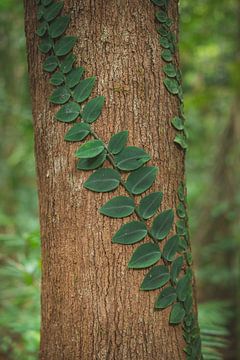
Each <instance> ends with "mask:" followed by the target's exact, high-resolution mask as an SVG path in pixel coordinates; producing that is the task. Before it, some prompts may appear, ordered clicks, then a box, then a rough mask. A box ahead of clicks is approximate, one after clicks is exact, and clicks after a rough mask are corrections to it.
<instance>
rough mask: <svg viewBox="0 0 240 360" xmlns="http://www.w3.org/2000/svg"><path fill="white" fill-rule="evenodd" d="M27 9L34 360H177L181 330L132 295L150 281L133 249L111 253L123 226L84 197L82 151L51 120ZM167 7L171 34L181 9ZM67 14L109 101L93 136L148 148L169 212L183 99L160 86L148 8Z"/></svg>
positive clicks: (179, 173) (179, 159)
mask: <svg viewBox="0 0 240 360" xmlns="http://www.w3.org/2000/svg"><path fill="white" fill-rule="evenodd" d="M25 9H26V34H27V45H28V60H29V72H30V81H31V92H32V101H33V117H34V131H35V144H36V149H35V150H36V161H37V173H38V185H39V203H40V222H41V239H42V326H41V359H42V360H43V359H44V360H45V359H48V360H54V359H56V360H59V359H67V360H75V359H81V360H90V359H96V360H97V359H99V360H103V359H109V360H110V359H112V360H123V359H127V360H145V359H148V360H150V359H151V360H157V359H163V360H164V359H166V360H167V359H169V360H173V359H184V358H185V355H184V352H183V348H184V346H185V344H184V340H183V338H182V328H181V326H175V327H173V326H169V324H168V316H169V311H168V310H165V311H163V312H157V311H154V299H155V297H156V294H157V292H156V291H151V292H149V293H147V292H141V291H139V285H140V283H141V281H142V278H143V274H144V273H145V272H144V271H136V270H135V271H134V270H128V269H127V263H128V260H129V258H130V256H131V254H132V250H133V247H132V246H130V247H123V246H120V245H113V244H112V243H111V237H112V235H113V234H114V232H115V231H116V230H117V229H118V228H119V222H120V221H119V220H112V219H109V218H104V217H102V216H101V215H100V214H99V212H98V209H99V207H100V205H102V204H103V203H104V202H105V201H106V200H107V199H109V196H108V195H107V194H96V193H92V192H89V191H87V190H86V189H83V186H82V185H83V182H84V181H85V180H86V179H87V177H88V176H89V174H87V173H86V172H85V173H83V172H79V171H77V170H76V163H75V158H74V151H75V150H76V148H77V147H78V146H79V145H76V144H67V143H66V142H64V140H63V138H64V134H65V132H66V129H67V128H68V125H64V124H62V123H58V122H56V121H55V120H54V114H55V112H56V106H54V105H50V104H49V102H48V100H47V98H48V96H49V95H50V94H51V86H50V85H48V76H47V75H46V74H44V73H43V71H42V61H43V57H42V56H40V55H39V53H38V50H37V43H38V40H37V37H36V36H35V34H34V31H35V29H36V23H37V21H36V7H35V5H34V1H33V0H25ZM169 9H170V10H169V11H170V14H171V17H172V18H173V19H174V20H175V25H174V29H175V31H176V33H177V28H178V9H177V1H175V0H171V1H170V4H169ZM64 12H66V13H70V14H71V25H70V28H69V30H68V33H69V34H74V35H76V36H77V37H78V39H79V41H78V43H77V46H76V47H75V54H76V55H77V59H78V60H77V63H78V64H79V65H83V66H84V67H85V68H86V73H87V76H92V75H97V78H98V82H97V86H96V89H95V92H94V94H93V95H97V94H98V95H104V96H106V105H105V107H104V110H103V113H102V116H101V117H100V118H99V119H98V121H97V122H96V124H95V125H94V128H95V130H96V131H97V132H98V134H99V135H100V136H101V138H103V139H104V140H106V141H107V140H109V138H110V136H111V135H112V134H113V133H115V132H117V131H120V130H125V129H128V130H129V142H130V144H131V145H135V146H142V147H143V148H145V149H146V150H148V152H149V153H150V154H151V155H152V159H153V160H152V163H153V164H154V165H156V166H159V168H160V171H159V174H158V179H157V181H156V184H155V189H161V190H162V191H163V193H164V201H163V206H162V208H163V209H166V208H170V207H172V208H174V209H175V208H176V203H177V196H176V189H177V186H178V185H179V182H180V181H181V180H182V179H183V176H184V155H183V151H182V150H180V149H179V148H177V146H176V145H175V144H174V142H173V139H174V137H175V130H174V129H173V128H172V127H171V124H170V120H171V118H172V117H173V116H174V115H176V114H177V109H178V103H177V101H178V100H177V99H175V98H174V96H172V95H170V94H169V93H168V92H167V91H166V90H165V88H164V86H163V74H162V71H161V68H162V66H163V63H162V60H161V57H160V47H159V43H158V35H157V32H156V24H155V20H154V19H155V15H154V13H155V9H154V5H153V4H152V3H151V2H150V1H149V0H144V1H143V0H131V1H130V0H111V1H110V0H107V1H106V0H94V1H93V0H84V1H83V0H65V7H64Z"/></svg>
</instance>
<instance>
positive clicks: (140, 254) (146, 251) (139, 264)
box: [128, 243, 161, 269]
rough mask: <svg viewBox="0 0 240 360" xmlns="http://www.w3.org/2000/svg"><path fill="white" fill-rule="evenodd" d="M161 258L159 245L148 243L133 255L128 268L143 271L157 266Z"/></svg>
mask: <svg viewBox="0 0 240 360" xmlns="http://www.w3.org/2000/svg"><path fill="white" fill-rule="evenodd" d="M160 258H161V251H160V249H159V247H158V245H156V244H153V243H146V244H142V245H140V246H139V247H138V248H137V249H136V250H135V251H134V253H133V255H132V257H131V259H130V261H129V263H128V267H129V269H143V268H146V267H149V266H151V265H153V264H155V263H156V262H157V261H158V260H159V259H160Z"/></svg>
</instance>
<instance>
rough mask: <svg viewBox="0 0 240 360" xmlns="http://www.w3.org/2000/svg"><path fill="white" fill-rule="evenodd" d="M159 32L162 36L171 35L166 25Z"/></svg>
mask: <svg viewBox="0 0 240 360" xmlns="http://www.w3.org/2000/svg"><path fill="white" fill-rule="evenodd" d="M157 32H158V33H159V34H160V35H161V36H168V34H169V29H168V28H167V27H166V26H165V25H162V26H160V28H158V29H157Z"/></svg>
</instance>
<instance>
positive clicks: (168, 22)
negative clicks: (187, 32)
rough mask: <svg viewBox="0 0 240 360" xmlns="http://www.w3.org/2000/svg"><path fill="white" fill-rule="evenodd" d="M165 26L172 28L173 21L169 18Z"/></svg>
mask: <svg viewBox="0 0 240 360" xmlns="http://www.w3.org/2000/svg"><path fill="white" fill-rule="evenodd" d="M165 24H166V25H167V26H168V27H170V26H171V25H172V24H173V20H172V19H170V18H167V19H166V21H165Z"/></svg>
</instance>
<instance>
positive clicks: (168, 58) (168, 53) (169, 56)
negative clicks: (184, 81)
mask: <svg viewBox="0 0 240 360" xmlns="http://www.w3.org/2000/svg"><path fill="white" fill-rule="evenodd" d="M161 57H162V59H163V60H164V61H167V62H170V61H172V59H173V57H172V53H171V51H170V50H168V49H166V50H163V52H162V54H161Z"/></svg>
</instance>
